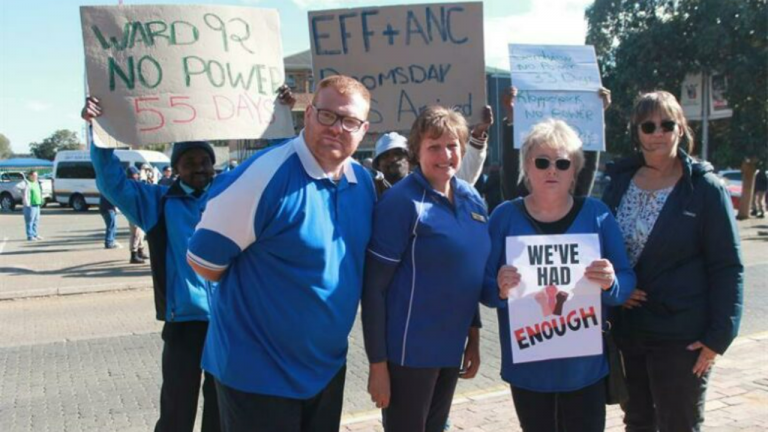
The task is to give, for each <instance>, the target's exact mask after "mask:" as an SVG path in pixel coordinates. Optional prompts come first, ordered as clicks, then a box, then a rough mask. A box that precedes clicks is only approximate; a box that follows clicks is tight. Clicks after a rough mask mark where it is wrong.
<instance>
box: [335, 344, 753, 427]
mask: <svg viewBox="0 0 768 432" xmlns="http://www.w3.org/2000/svg"><path fill="white" fill-rule="evenodd" d="M379 417H380V414H379V412H378V411H369V412H367V413H359V414H356V415H354V416H348V417H345V419H344V421H343V424H342V428H341V430H342V431H343V432H353V431H354V432H363V431H383V429H382V427H381V422H380V420H379ZM451 423H452V426H451V429H450V430H451V431H471V432H512V431H521V430H522V429H520V426H519V424H518V422H517V415H515V408H514V406H513V405H512V396H511V395H510V392H509V389H508V388H499V389H493V390H490V391H484V392H480V393H477V394H475V395H465V396H463V397H459V398H457V399H455V400H454V401H453V408H452V409H451ZM606 426H607V427H606V430H607V431H622V430H624V429H623V424H622V413H621V410H620V409H619V408H618V406H611V407H609V409H608V413H607V416H606ZM767 427H768V332H765V333H760V334H756V335H752V336H747V337H742V338H739V339H737V340H736V341H735V342H734V344H733V345H732V346H731V348H730V349H729V350H728V352H727V353H726V354H725V356H724V357H722V358H720V359H719V360H718V362H717V365H716V367H715V370H714V372H713V374H712V382H711V385H710V388H709V391H708V393H707V406H706V421H705V423H704V430H705V431H712V432H715V431H718V432H719V431H723V432H725V431H752V432H758V431H760V432H763V431H765V430H766V428H767Z"/></svg>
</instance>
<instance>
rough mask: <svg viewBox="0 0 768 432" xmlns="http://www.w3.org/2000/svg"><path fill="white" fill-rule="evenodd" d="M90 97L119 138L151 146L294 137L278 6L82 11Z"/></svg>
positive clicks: (106, 127) (107, 128)
mask: <svg viewBox="0 0 768 432" xmlns="http://www.w3.org/2000/svg"><path fill="white" fill-rule="evenodd" d="M80 15H81V21H82V26H83V40H84V45H85V58H86V71H87V76H88V87H89V92H90V94H91V96H95V97H97V98H98V99H99V100H100V101H101V105H102V107H103V109H104V115H103V116H102V117H100V118H99V124H100V126H101V127H103V128H104V130H105V131H106V133H108V134H109V135H111V136H113V137H114V138H116V139H117V140H120V141H122V142H125V143H131V144H139V145H141V144H149V143H157V142H174V141H189V140H210V139H237V138H259V137H263V138H280V137H288V136H292V135H293V134H294V132H293V125H292V122H291V118H290V112H289V109H288V107H285V106H283V105H280V104H279V103H277V101H276V96H277V94H276V90H277V88H278V87H280V86H281V85H282V84H283V81H284V77H285V73H284V70H283V53H282V46H281V43H280V22H279V17H278V14H277V11H275V10H270V9H255V8H243V7H229V6H197V5H184V6H119V7H118V6H94V7H81V8H80Z"/></svg>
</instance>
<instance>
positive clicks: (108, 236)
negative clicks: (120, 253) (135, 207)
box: [101, 210, 117, 247]
mask: <svg viewBox="0 0 768 432" xmlns="http://www.w3.org/2000/svg"><path fill="white" fill-rule="evenodd" d="M101 217H102V218H103V219H104V225H106V230H105V231H104V246H107V247H109V246H112V245H113V244H115V233H116V232H117V212H115V211H114V210H104V211H102V212H101Z"/></svg>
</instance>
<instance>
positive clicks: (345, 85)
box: [312, 75, 371, 108]
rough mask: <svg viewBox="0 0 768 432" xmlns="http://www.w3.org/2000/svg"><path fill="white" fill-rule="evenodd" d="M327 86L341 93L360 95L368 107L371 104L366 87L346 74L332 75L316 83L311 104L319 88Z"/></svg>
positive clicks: (315, 98)
mask: <svg viewBox="0 0 768 432" xmlns="http://www.w3.org/2000/svg"><path fill="white" fill-rule="evenodd" d="M327 87H331V88H333V89H334V90H336V91H337V92H339V93H341V94H343V95H353V94H357V95H360V97H362V98H363V100H365V102H366V103H367V104H368V107H369V108H370V106H371V93H370V92H369V91H368V89H367V88H365V86H364V85H363V84H362V83H361V82H360V81H358V80H356V79H354V78H352V77H348V76H346V75H332V76H329V77H327V78H324V79H323V80H322V81H320V82H319V83H317V87H316V88H315V94H314V95H313V96H312V105H314V104H315V103H316V102H317V94H318V93H320V90H322V89H324V88H327Z"/></svg>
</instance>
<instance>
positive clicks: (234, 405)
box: [216, 366, 347, 432]
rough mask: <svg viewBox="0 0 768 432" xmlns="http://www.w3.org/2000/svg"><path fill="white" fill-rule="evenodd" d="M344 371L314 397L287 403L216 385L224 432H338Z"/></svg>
mask: <svg viewBox="0 0 768 432" xmlns="http://www.w3.org/2000/svg"><path fill="white" fill-rule="evenodd" d="M346 373H347V367H346V366H343V367H342V368H341V370H339V372H338V373H337V374H336V376H334V377H333V379H331V381H330V382H329V383H328V385H327V386H325V388H324V389H323V390H321V391H320V393H318V394H317V395H315V396H313V397H311V398H309V399H290V398H284V397H279V396H269V395H262V394H255V393H246V392H242V391H239V390H236V389H233V388H232V387H227V386H226V385H224V384H222V383H221V382H219V381H216V393H217V394H218V396H219V406H220V407H221V428H222V430H223V431H224V432H338V431H339V425H340V424H341V406H342V404H343V403H344V382H345V379H346Z"/></svg>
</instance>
